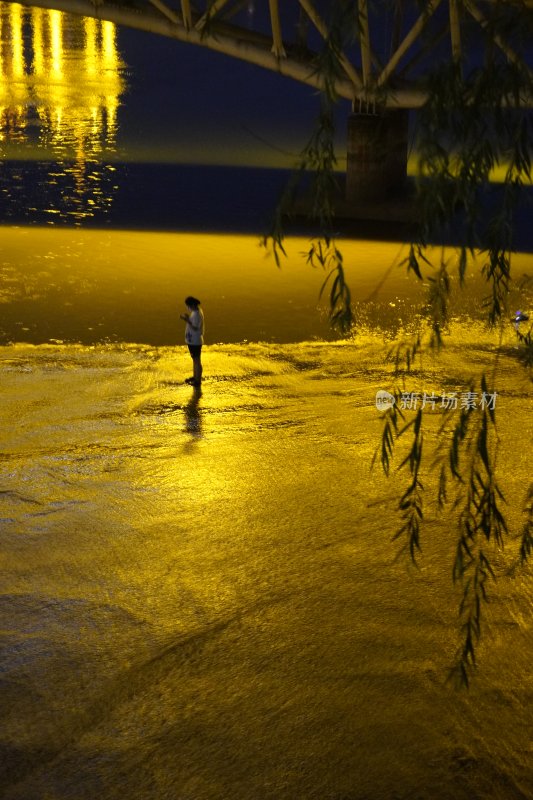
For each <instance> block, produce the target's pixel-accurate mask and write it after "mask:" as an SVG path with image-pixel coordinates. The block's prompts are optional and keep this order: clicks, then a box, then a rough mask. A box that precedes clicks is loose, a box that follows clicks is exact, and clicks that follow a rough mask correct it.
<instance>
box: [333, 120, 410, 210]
mask: <svg viewBox="0 0 533 800" xmlns="http://www.w3.org/2000/svg"><path fill="white" fill-rule="evenodd" d="M408 113H409V112H408V111H407V110H406V109H394V110H387V111H384V112H383V113H379V114H351V115H350V117H349V118H348V152H347V165H346V201H347V202H348V203H349V204H350V205H364V204H365V203H379V202H382V201H384V200H387V199H388V198H389V197H391V196H392V195H394V194H395V193H397V192H399V191H400V190H401V188H402V185H403V184H404V183H405V179H406V176H407V144H408Z"/></svg>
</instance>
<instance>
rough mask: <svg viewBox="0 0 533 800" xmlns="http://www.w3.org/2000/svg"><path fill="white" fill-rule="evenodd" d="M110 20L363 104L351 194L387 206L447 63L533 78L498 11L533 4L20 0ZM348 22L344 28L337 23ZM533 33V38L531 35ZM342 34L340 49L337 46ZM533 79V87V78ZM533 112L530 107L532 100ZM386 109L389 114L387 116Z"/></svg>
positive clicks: (351, 151) (353, 122) (352, 124)
mask: <svg viewBox="0 0 533 800" xmlns="http://www.w3.org/2000/svg"><path fill="white" fill-rule="evenodd" d="M17 2H18V3H19V4H20V5H23V6H30V7H41V8H47V9H56V10H59V11H63V12H66V13H70V14H76V15H81V16H84V17H93V18H96V19H99V20H107V21H110V22H113V23H114V24H116V25H119V26H121V25H122V26H127V27H130V28H135V29H137V30H141V31H146V32H149V33H152V34H157V35H161V36H166V37H170V38H172V39H175V40H177V41H180V42H186V43H189V44H192V45H196V46H198V47H204V48H208V49H210V50H214V51H216V52H219V53H224V54H226V55H228V56H231V57H234V58H238V59H242V60H243V61H246V62H248V63H251V64H255V65H257V66H258V67H262V68H265V69H269V70H272V71H274V72H277V73H279V74H280V75H284V76H286V77H288V78H291V79H293V80H296V81H300V82H302V83H304V84H307V85H310V86H313V87H315V88H317V89H324V88H325V87H324V74H323V71H322V70H321V69H320V64H321V59H323V58H324V54H326V56H327V54H328V53H329V56H330V57H331V55H332V54H333V56H334V59H335V70H334V75H333V77H332V79H331V81H330V86H329V88H330V90H331V91H332V92H334V93H335V94H336V95H337V96H338V97H341V98H345V99H347V100H349V101H350V102H351V103H352V110H353V113H352V115H351V117H350V119H349V123H348V126H349V127H348V158H347V163H348V171H347V195H348V199H349V200H350V201H351V202H353V203H357V202H364V201H367V200H373V199H375V200H377V199H380V198H382V197H383V196H386V194H387V193H388V191H389V190H390V189H391V188H392V187H393V186H394V185H395V184H396V183H398V182H399V181H400V180H401V179H402V177H403V176H405V171H406V164H407V125H408V111H409V110H410V109H417V108H419V107H420V106H422V105H423V104H424V103H425V102H426V100H427V96H428V95H427V87H426V81H425V78H426V76H427V73H428V69H429V67H430V66H432V65H435V63H439V62H442V63H450V62H452V63H456V64H457V65H459V66H460V67H461V68H463V69H465V70H467V69H468V70H471V69H473V68H475V67H476V66H477V67H480V68H483V65H484V64H486V63H487V60H488V59H490V60H494V59H505V60H507V61H511V62H513V63H515V64H517V65H521V66H522V67H523V68H524V69H525V70H527V71H528V72H529V74H530V75H532V76H533V72H532V60H533V53H532V52H531V51H532V48H531V44H529V51H528V50H527V43H525V44H523V45H522V46H521V44H520V42H517V41H516V35H514V36H509V37H508V38H506V37H505V36H504V35H503V34H502V33H501V31H500V29H498V30H495V29H494V28H493V20H494V17H495V12H497V14H498V17H499V19H500V21H501V22H503V24H502V25H501V30H505V19H506V15H510V14H512V13H516V12H517V11H518V13H521V14H524V20H526V21H529V22H530V25H532V26H533V23H531V19H532V18H533V0H425V2H420V0H351V1H349V0H343V2H338V3H332V2H330V1H329V0H171V1H170V2H169V0H113V1H111V0H17ZM335 11H336V12H337V13H338V14H339V13H340V14H341V15H342V16H341V17H340V18H337V19H335V13H334V12H335ZM530 29H531V28H530ZM334 32H335V36H336V38H335V39H334ZM532 79H533V78H532ZM522 100H523V102H526V103H527V104H528V105H529V104H530V103H531V100H530V99H529V98H522ZM377 109H379V113H376V111H377Z"/></svg>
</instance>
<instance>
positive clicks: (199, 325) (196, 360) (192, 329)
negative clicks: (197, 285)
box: [180, 296, 204, 386]
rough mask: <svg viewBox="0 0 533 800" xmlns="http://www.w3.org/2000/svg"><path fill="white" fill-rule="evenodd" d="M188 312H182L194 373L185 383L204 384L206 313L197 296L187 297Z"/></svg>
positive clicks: (181, 316)
mask: <svg viewBox="0 0 533 800" xmlns="http://www.w3.org/2000/svg"><path fill="white" fill-rule="evenodd" d="M185 305H186V306H187V313H186V314H180V319H183V320H184V321H185V322H186V323H187V325H186V326H185V342H186V343H187V346H188V348H189V353H190V354H191V358H192V367H193V375H192V378H187V379H186V381H185V383H190V384H191V385H192V386H201V385H202V372H203V370H202V345H203V343H204V315H203V312H202V309H201V308H200V301H199V300H197V298H196V297H190V296H189V297H186V298H185Z"/></svg>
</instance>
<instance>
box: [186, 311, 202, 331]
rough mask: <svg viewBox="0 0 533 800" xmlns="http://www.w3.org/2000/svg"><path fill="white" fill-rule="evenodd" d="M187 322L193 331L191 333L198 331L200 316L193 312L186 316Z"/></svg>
mask: <svg viewBox="0 0 533 800" xmlns="http://www.w3.org/2000/svg"><path fill="white" fill-rule="evenodd" d="M187 322H188V323H189V325H190V326H191V328H192V329H193V331H199V330H200V315H199V314H198V312H197V311H193V312H192V314H190V315H187Z"/></svg>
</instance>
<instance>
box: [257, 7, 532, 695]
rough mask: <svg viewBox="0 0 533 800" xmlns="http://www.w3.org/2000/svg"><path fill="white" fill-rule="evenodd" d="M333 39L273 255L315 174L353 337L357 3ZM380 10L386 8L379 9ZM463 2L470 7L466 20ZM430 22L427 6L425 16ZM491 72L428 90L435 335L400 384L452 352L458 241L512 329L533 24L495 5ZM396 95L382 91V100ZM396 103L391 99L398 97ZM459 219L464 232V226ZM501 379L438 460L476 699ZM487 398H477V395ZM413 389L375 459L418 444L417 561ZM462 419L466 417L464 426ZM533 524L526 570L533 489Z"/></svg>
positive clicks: (405, 517)
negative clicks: (342, 146) (342, 222)
mask: <svg viewBox="0 0 533 800" xmlns="http://www.w3.org/2000/svg"><path fill="white" fill-rule="evenodd" d="M330 5H331V16H330V20H329V28H328V30H329V36H328V37H327V38H326V40H325V44H324V48H323V51H322V54H321V56H320V58H319V59H318V60H317V65H316V69H317V71H319V73H320V75H321V76H322V78H323V81H324V90H323V92H322V95H321V111H320V114H319V117H318V120H317V124H316V127H315V130H314V131H313V134H312V136H311V138H310V140H309V142H308V144H307V146H306V147H305V148H304V150H303V151H302V154H301V158H300V162H299V165H298V169H297V170H296V171H295V173H294V175H293V178H292V179H291V181H290V183H289V186H288V187H287V191H286V192H285V194H284V196H283V198H282V200H281V202H280V204H279V206H278V208H277V210H276V214H275V217H274V221H273V224H272V227H271V230H270V231H269V233H268V234H267V235H266V236H265V239H264V243H265V244H270V245H271V246H272V249H273V252H274V255H275V257H276V261H277V263H278V264H279V257H280V253H284V249H283V237H284V227H283V226H284V218H285V216H286V215H287V214H288V212H289V211H290V208H291V205H292V202H293V199H294V193H295V191H296V189H297V187H298V186H299V184H300V181H301V179H302V178H303V176H304V175H306V174H308V173H311V174H312V176H313V182H312V187H311V189H312V197H313V207H312V218H313V219H314V220H315V221H316V225H317V231H318V232H317V236H316V238H315V239H313V240H312V242H311V245H310V249H309V252H308V256H307V257H308V261H310V262H311V263H312V264H319V265H321V266H322V267H323V268H325V269H326V271H327V278H326V283H329V282H331V293H330V306H331V309H330V317H331V321H332V323H333V324H335V325H336V326H337V327H338V328H339V329H340V330H341V331H342V332H344V333H346V332H347V331H348V330H350V328H351V326H352V325H353V322H354V320H353V313H352V310H351V307H350V302H351V298H350V291H349V287H348V286H347V285H346V281H345V274H344V265H343V258H342V252H341V249H340V248H339V247H338V245H337V244H336V243H335V239H334V236H333V233H332V232H333V227H334V226H333V221H334V196H335V192H336V191H337V186H336V180H335V175H334V170H335V167H336V160H335V154H334V134H335V126H334V113H333V112H334V104H335V102H336V100H337V98H336V94H335V80H336V78H337V77H338V75H339V74H341V72H342V64H341V53H342V51H343V47H344V46H345V45H346V44H348V43H350V42H351V41H352V40H353V39H354V38H355V37H356V36H357V34H358V31H359V24H360V22H361V19H360V18H359V16H358V12H357V8H358V7H359V4H357V3H354V2H350V1H349V0H336V1H335V2H333V3H331V4H330ZM374 5H375V6H379V2H377V0H376V2H375V3H374ZM463 6H464V3H461V2H460V3H459V8H460V9H463V11H464V8H463ZM420 8H421V9H425V8H427V4H425V3H421V4H420ZM483 34H484V37H485V41H484V43H483V44H484V53H485V61H484V64H483V67H482V68H472V69H470V70H468V69H467V66H466V65H465V64H461V63H460V62H459V60H458V59H457V58H455V59H453V58H450V60H449V61H448V62H447V63H444V64H443V63H438V64H436V66H435V67H434V68H433V69H432V70H431V73H430V74H429V75H428V76H427V79H426V88H427V90H428V92H427V98H428V99H427V101H426V102H425V104H424V106H423V107H422V108H421V109H420V111H419V113H418V115H417V125H416V137H415V149H416V151H417V152H418V156H419V175H420V177H419V179H418V181H417V198H416V199H417V203H418V208H419V220H420V224H419V228H418V233H417V235H416V237H415V238H414V239H413V241H412V242H411V244H410V247H409V251H408V256H407V258H406V260H405V267H406V269H407V271H410V272H412V273H413V274H414V275H415V276H416V278H417V279H418V280H420V281H422V280H423V281H425V282H426V283H427V284H428V286H429V289H428V294H427V303H426V305H425V307H424V310H423V313H424V314H425V316H426V318H427V322H428V329H427V333H426V334H425V333H423V332H420V333H418V334H417V335H416V337H415V339H414V340H413V341H412V342H410V343H401V344H400V345H399V346H398V347H397V349H396V352H395V354H394V358H395V365H396V374H400V373H401V372H403V373H404V374H405V372H409V371H410V370H411V369H412V367H413V364H414V362H415V359H417V358H418V357H420V355H421V354H422V353H423V352H424V351H425V350H426V349H427V348H432V349H437V350H438V349H439V348H440V347H442V346H443V339H442V332H443V329H444V327H445V325H446V322H447V320H448V306H449V298H450V287H451V279H452V276H451V274H450V268H451V263H450V258H449V251H448V255H446V253H445V251H444V248H442V249H441V251H440V252H441V255H440V260H439V261H438V262H437V263H433V261H432V255H430V253H433V252H434V251H433V250H432V249H430V245H431V244H432V243H434V242H436V241H439V240H442V239H443V238H444V237H447V236H449V235H450V233H451V232H452V229H453V234H454V236H455V237H456V238H458V240H459V244H458V247H457V252H456V259H455V266H456V268H457V276H458V283H459V285H460V286H463V285H464V281H465V275H466V272H467V268H468V266H469V265H470V264H471V263H473V260H474V257H475V256H476V255H477V254H479V253H481V255H482V265H481V269H482V274H483V276H484V278H485V280H486V284H487V290H488V291H487V297H486V301H485V304H486V319H487V322H488V324H489V325H491V326H495V325H497V324H501V322H502V321H504V320H506V317H507V316H508V313H509V310H508V308H507V297H508V294H509V289H510V286H511V281H512V273H511V266H512V252H513V222H514V217H515V213H516V210H517V208H518V205H519V203H520V202H521V201H522V191H521V190H522V188H523V186H524V184H526V183H530V182H531V160H530V148H531V142H532V141H533V123H532V114H531V110H530V107H531V106H532V104H533V76H532V73H531V71H530V70H529V69H528V68H527V66H526V65H525V64H524V63H523V62H522V61H521V60H520V59H519V58H509V57H508V54H507V55H506V54H505V53H504V51H503V50H502V48H500V47H499V43H500V42H501V41H502V40H510V41H512V42H513V47H514V50H515V52H518V53H519V52H520V50H521V48H522V49H523V48H524V47H525V46H527V45H528V42H531V41H533V12H532V11H531V10H528V9H527V8H526V7H525V5H524V4H523V3H521V2H520V0H516V2H513V3H509V2H505V3H504V2H501V0H495V2H493V3H492V4H490V15H489V16H488V17H487V19H486V20H485V24H484V26H483ZM387 91H388V89H387V86H382V87H381V88H380V95H379V96H378V95H374V98H376V97H378V102H379V100H381V101H383V99H384V97H386V94H387ZM390 91H392V90H390ZM502 165H505V170H506V171H505V176H504V181H503V186H502V191H501V201H500V203H499V206H498V207H497V208H496V209H495V210H491V211H490V213H489V212H487V206H486V203H485V202H484V197H485V195H486V194H487V193H488V192H489V190H490V181H491V173H492V172H493V170H494V169H495V168H496V167H498V166H502ZM458 218H459V219H460V225H459V227H458V221H457V220H458ZM516 335H517V341H518V344H519V346H520V347H521V355H522V360H523V363H524V364H525V365H526V367H528V366H531V364H533V341H532V328H530V329H529V331H527V332H524V331H523V330H522V331H520V330H519V326H518V325H517V326H516ZM496 375H497V371H496V370H495V371H494V373H493V375H492V378H491V387H490V391H489V388H488V380H487V377H486V376H485V375H483V376H482V378H481V384H480V387H479V388H480V390H481V392H480V394H481V397H482V398H484V402H483V407H482V409H481V413H478V411H477V410H476V413H474V407H473V406H472V405H470V406H469V405H466V407H464V408H462V409H460V413H459V418H458V421H456V422H455V424H454V423H453V420H452V416H451V415H450V414H445V421H444V423H443V425H442V428H441V430H440V432H439V436H438V444H437V447H436V459H437V462H438V466H439V471H440V472H439V475H440V477H439V484H438V495H437V503H438V505H439V507H440V508H441V509H442V510H444V508H445V507H450V508H451V509H452V510H453V512H454V514H455V517H456V529H457V542H456V555H455V560H454V564H453V579H454V581H455V582H456V583H458V584H460V586H461V587H462V590H461V595H462V596H461V601H460V606H459V620H460V629H461V638H460V646H459V648H458V652H457V657H456V660H455V662H454V665H453V669H452V674H453V675H454V676H455V677H456V678H457V679H458V681H459V683H460V684H461V685H464V686H468V684H469V681H470V678H471V673H472V670H473V668H474V667H475V665H476V646H477V644H478V642H479V638H480V635H481V630H482V616H483V607H484V603H485V601H486V600H487V596H488V594H487V584H488V582H489V580H490V579H491V578H493V577H494V569H493V566H492V563H493V558H494V554H495V552H496V551H497V550H498V549H499V548H501V547H502V546H503V543H504V540H505V538H506V537H507V536H508V533H509V532H508V523H507V520H506V516H505V513H504V506H505V499H504V494H503V492H502V490H501V488H500V486H499V483H498V480H497V474H496V455H497V451H498V437H497V423H496V414H495V409H494V407H493V406H491V404H490V398H491V397H492V396H494V397H495V381H496ZM474 391H475V387H474V385H472V386H471V387H470V392H471V393H472V394H473V393H474ZM401 394H402V392H401V389H400V388H396V389H395V390H394V391H393V396H394V398H395V402H394V404H393V405H392V406H391V407H390V408H389V409H388V410H387V411H386V412H385V413H384V415H383V434H382V440H381V443H380V445H379V446H378V448H377V450H376V456H375V459H379V460H380V461H381V465H382V468H383V471H384V473H385V475H387V476H389V475H390V472H391V466H392V463H393V460H394V453H395V447H396V444H397V442H398V440H399V439H400V438H401V437H404V438H407V437H409V436H410V437H411V446H410V448H409V450H408V454H407V456H406V457H405V459H404V460H403V462H402V463H401V464H400V466H399V470H400V473H401V472H402V471H407V473H408V476H409V477H408V482H407V485H406V488H405V489H404V491H403V492H402V493H401V496H400V497H399V500H398V504H397V507H398V511H399V513H400V517H401V525H400V527H399V529H398V530H397V531H396V532H395V533H393V538H394V539H400V540H403V542H404V546H403V548H402V549H405V550H407V552H408V553H409V554H410V557H411V559H412V560H413V561H415V559H416V557H417V553H418V552H419V551H420V549H421V536H422V527H423V522H424V484H423V483H422V479H421V476H422V473H423V468H424V466H425V461H426V460H427V455H426V453H425V451H424V449H423V439H424V433H423V432H424V413H423V410H422V409H421V408H418V409H417V410H405V411H403V410H402V409H401V404H400V398H401ZM455 417H457V415H455ZM524 513H525V518H526V522H525V523H524V528H523V531H522V535H521V537H520V553H519V554H520V559H521V562H522V563H524V562H526V561H527V560H528V559H529V558H530V557H531V555H532V554H533V484H532V485H531V486H530V487H529V489H528V491H527V494H526V499H525V501H524Z"/></svg>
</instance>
